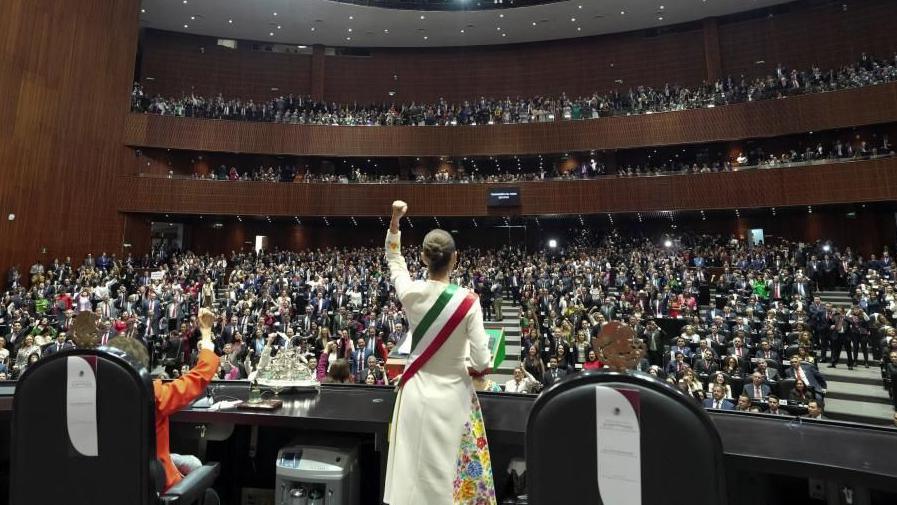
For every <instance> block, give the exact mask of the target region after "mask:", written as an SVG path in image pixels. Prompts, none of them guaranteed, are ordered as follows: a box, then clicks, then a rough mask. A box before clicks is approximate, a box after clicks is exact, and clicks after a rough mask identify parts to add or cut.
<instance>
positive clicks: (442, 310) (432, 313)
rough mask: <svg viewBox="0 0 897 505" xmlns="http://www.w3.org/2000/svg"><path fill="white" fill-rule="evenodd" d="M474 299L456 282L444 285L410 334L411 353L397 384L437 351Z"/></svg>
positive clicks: (474, 297)
mask: <svg viewBox="0 0 897 505" xmlns="http://www.w3.org/2000/svg"><path fill="white" fill-rule="evenodd" d="M476 301H477V297H476V295H475V294H473V293H472V292H469V291H467V290H464V289H461V288H459V287H458V286H456V285H455V284H449V285H448V286H446V287H445V289H444V290H443V291H442V293H440V295H439V297H438V298H436V301H435V302H433V306H432V307H430V309H429V310H427V313H426V314H424V317H423V319H421V320H420V323H418V325H417V328H415V329H414V331H413V332H412V333H411V355H410V356H409V357H408V364H407V365H406V366H405V371H404V372H403V373H402V378H401V380H400V381H399V387H402V386H403V385H404V384H405V383H406V382H408V381H409V380H410V379H411V378H412V377H414V374H416V373H417V372H418V370H420V369H421V367H423V366H424V365H425V364H426V363H427V361H429V360H430V358H432V357H433V355H435V354H436V351H438V350H439V348H440V347H442V344H444V343H445V341H446V340H448V338H449V336H450V335H451V334H452V332H453V331H455V328H457V327H458V325H459V324H461V321H463V320H464V316H466V315H467V312H468V311H470V308H471V307H473V304H474V303H476Z"/></svg>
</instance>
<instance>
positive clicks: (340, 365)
mask: <svg viewBox="0 0 897 505" xmlns="http://www.w3.org/2000/svg"><path fill="white" fill-rule="evenodd" d="M351 377H352V371H351V369H350V368H349V362H348V361H346V360H345V359H343V358H340V359H338V360H336V361H334V362H333V363H332V364H331V365H330V370H328V371H327V377H325V378H324V382H338V383H340V384H345V383H347V382H350V380H349V379H350V378H351Z"/></svg>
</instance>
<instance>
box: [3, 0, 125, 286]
mask: <svg viewBox="0 0 897 505" xmlns="http://www.w3.org/2000/svg"><path fill="white" fill-rule="evenodd" d="M139 4H140V2H139V1H138V0H117V1H114V2H112V1H109V0H79V1H78V2H77V5H75V3H74V2H69V1H62V0H3V1H2V2H0V93H2V96H3V98H2V100H0V178H2V181H3V182H2V184H0V215H2V220H0V237H2V238H0V271H2V273H3V275H4V277H3V281H4V282H5V279H6V278H5V274H6V271H7V269H8V268H9V267H10V266H11V265H15V264H18V265H19V267H20V268H22V269H25V270H27V269H28V267H29V266H30V265H31V263H32V262H33V261H34V260H35V259H36V258H45V259H50V260H52V258H53V257H54V256H67V255H71V256H72V257H73V258H75V259H76V260H77V259H78V258H80V256H82V255H84V254H86V253H87V252H89V251H93V252H94V253H96V252H97V251H99V250H101V249H106V250H107V251H109V252H110V253H112V252H116V253H118V252H120V250H121V242H122V236H121V230H122V226H121V225H122V218H121V217H120V216H119V215H118V214H117V213H116V212H115V200H116V196H115V191H116V189H117V185H116V182H117V181H116V178H115V176H116V174H117V171H118V170H120V169H121V168H122V167H123V166H124V164H125V161H124V160H125V159H126V158H125V157H126V156H128V152H129V149H127V148H126V147H125V145H124V142H123V139H122V131H123V128H122V126H123V120H124V118H125V116H126V115H127V111H128V92H129V89H130V82H131V79H132V77H133V68H134V54H135V53H136V48H137V18H138V10H139ZM10 213H14V214H15V215H16V218H15V220H14V221H9V220H8V219H7V215H8V214H10ZM44 250H45V251H46V253H43V254H42V251H44Z"/></svg>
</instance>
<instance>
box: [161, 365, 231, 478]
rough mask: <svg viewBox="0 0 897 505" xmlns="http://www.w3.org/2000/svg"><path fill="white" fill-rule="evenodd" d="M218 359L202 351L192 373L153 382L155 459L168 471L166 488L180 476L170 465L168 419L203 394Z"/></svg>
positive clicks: (216, 371)
mask: <svg viewBox="0 0 897 505" xmlns="http://www.w3.org/2000/svg"><path fill="white" fill-rule="evenodd" d="M218 363H219V359H218V356H217V355H216V354H215V353H214V352H212V351H210V350H208V349H203V350H202V351H200V352H199V356H198V359H197V363H196V366H195V367H193V369H191V370H190V371H189V372H187V373H185V374H184V375H182V376H181V377H180V378H178V379H175V380H173V381H171V382H169V383H167V384H163V383H162V381H159V380H157V381H154V382H153V392H154V393H155V396H156V457H157V458H159V460H160V461H161V462H162V467H163V468H164V470H165V489H168V488H170V487H171V486H173V485H175V484H177V483H178V482H179V481H180V480H181V479H182V477H181V474H180V472H178V469H177V468H175V466H174V463H172V462H171V452H170V451H169V443H168V416H170V415H172V414H174V413H176V412H178V411H179V410H181V409H182V408H184V407H185V406H186V405H187V404H188V403H190V402H192V401H193V400H194V399H196V397H198V396H199V395H200V394H202V392H203V390H205V388H206V386H208V385H209V382H211V381H212V378H213V377H215V374H216V373H218Z"/></svg>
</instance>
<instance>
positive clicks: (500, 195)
mask: <svg viewBox="0 0 897 505" xmlns="http://www.w3.org/2000/svg"><path fill="white" fill-rule="evenodd" d="M486 206H487V207H519V206H520V188H489V196H488V197H487V200H486Z"/></svg>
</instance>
